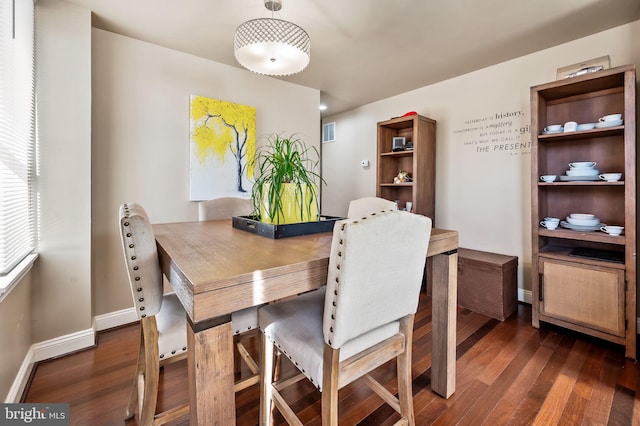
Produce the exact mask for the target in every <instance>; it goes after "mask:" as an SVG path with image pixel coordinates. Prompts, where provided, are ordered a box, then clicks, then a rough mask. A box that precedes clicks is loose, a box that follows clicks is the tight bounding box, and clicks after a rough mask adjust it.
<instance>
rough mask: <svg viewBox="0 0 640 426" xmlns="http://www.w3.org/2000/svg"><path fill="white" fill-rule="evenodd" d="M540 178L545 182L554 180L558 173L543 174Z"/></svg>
mask: <svg viewBox="0 0 640 426" xmlns="http://www.w3.org/2000/svg"><path fill="white" fill-rule="evenodd" d="M540 180H542V181H544V182H553V181H554V180H556V175H542V176H540Z"/></svg>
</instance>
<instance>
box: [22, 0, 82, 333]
mask: <svg viewBox="0 0 640 426" xmlns="http://www.w3.org/2000/svg"><path fill="white" fill-rule="evenodd" d="M36 26H37V36H36V53H37V56H36V65H37V70H36V73H37V96H38V121H39V129H38V133H39V139H40V158H39V174H38V178H37V185H38V201H39V211H40V224H39V231H40V234H39V237H40V241H39V247H38V252H39V258H38V260H37V261H36V263H35V265H34V268H33V271H32V277H33V289H32V295H33V297H32V307H33V308H32V321H33V340H34V341H35V342H40V341H44V340H47V339H52V338H55V337H58V336H62V335H66V334H69V333H73V332H77V331H79V330H85V329H90V328H91V322H92V320H93V315H92V309H91V251H92V247H91V13H90V11H89V10H86V9H82V8H78V7H76V6H73V5H71V4H69V3H65V2H60V1H54V0H39V1H38V2H37V3H36Z"/></svg>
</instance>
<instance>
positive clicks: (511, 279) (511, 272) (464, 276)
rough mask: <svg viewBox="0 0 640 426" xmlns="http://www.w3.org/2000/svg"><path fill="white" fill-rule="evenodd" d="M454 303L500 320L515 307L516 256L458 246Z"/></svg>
mask: <svg viewBox="0 0 640 426" xmlns="http://www.w3.org/2000/svg"><path fill="white" fill-rule="evenodd" d="M458 306H461V307H463V308H467V309H469V310H471V311H474V312H478V313H480V314H483V315H487V316H489V317H492V318H495V319H498V320H500V321H504V320H505V319H506V318H507V317H509V315H511V314H512V313H514V312H515V311H516V310H517V309H518V257H517V256H507V255H503V254H495V253H487V252H484V251H478V250H470V249H465V248H460V249H458Z"/></svg>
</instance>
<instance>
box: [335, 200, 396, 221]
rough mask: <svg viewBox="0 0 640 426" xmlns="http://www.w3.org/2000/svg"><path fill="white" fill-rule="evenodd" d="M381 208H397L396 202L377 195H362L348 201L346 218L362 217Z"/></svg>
mask: <svg viewBox="0 0 640 426" xmlns="http://www.w3.org/2000/svg"><path fill="white" fill-rule="evenodd" d="M381 210H398V206H396V203H394V202H393V201H390V200H385V199H384V198H379V197H364V198H358V199H357V200H353V201H351V202H350V203H349V210H348V211H347V217H348V218H357V217H363V216H366V215H368V214H371V213H373V212H378V211H381Z"/></svg>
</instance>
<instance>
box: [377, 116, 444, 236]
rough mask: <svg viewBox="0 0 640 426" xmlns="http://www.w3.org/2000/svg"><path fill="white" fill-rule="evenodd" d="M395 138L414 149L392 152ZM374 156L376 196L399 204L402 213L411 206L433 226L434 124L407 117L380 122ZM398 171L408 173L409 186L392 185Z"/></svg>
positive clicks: (407, 183) (416, 117) (406, 184)
mask: <svg viewBox="0 0 640 426" xmlns="http://www.w3.org/2000/svg"><path fill="white" fill-rule="evenodd" d="M395 137H404V138H405V141H406V143H413V149H411V150H403V151H396V152H394V151H393V138H395ZM377 152H378V159H377V160H378V169H377V180H376V195H377V196H378V197H381V198H385V199H387V200H392V201H395V200H398V207H399V208H401V209H404V208H405V206H406V203H407V201H410V202H412V203H413V208H412V210H413V212H415V213H419V214H421V215H424V216H427V217H430V218H431V219H432V221H433V223H434V226H435V223H436V218H435V213H436V209H435V196H436V189H435V188H436V187H435V180H436V162H435V159H436V121H435V120H432V119H430V118H427V117H423V116H420V115H410V116H407V117H398V118H393V119H391V120H387V121H382V122H379V123H378V149H377ZM401 170H402V171H405V172H408V173H409V175H410V176H411V178H412V181H411V182H406V183H394V181H393V178H394V177H395V176H397V175H398V172H399V171H401Z"/></svg>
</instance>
